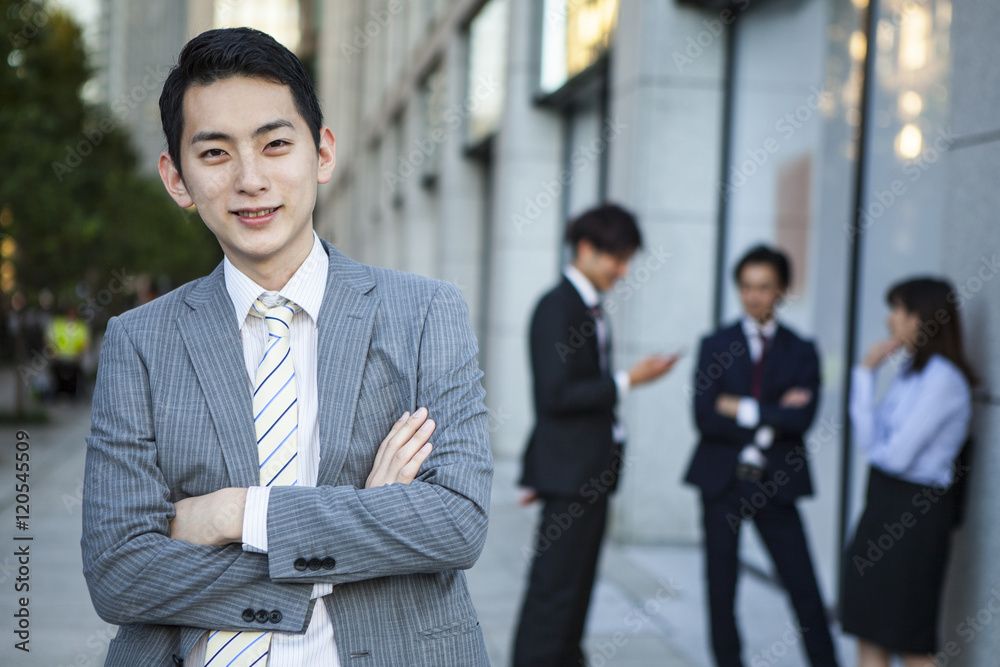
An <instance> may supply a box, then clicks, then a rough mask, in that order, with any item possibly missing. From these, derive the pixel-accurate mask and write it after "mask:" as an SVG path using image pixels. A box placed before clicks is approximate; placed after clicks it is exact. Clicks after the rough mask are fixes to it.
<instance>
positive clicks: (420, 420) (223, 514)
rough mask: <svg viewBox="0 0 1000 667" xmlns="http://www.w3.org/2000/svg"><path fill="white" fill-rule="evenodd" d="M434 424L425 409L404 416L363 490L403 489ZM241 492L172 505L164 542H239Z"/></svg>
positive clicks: (430, 446)
mask: <svg viewBox="0 0 1000 667" xmlns="http://www.w3.org/2000/svg"><path fill="white" fill-rule="evenodd" d="M435 426H436V424H435V423H434V420H432V419H428V413H427V408H420V409H419V410H417V411H416V412H414V413H413V414H412V415H411V414H410V413H409V412H406V413H404V414H403V415H402V416H401V417H400V418H399V419H398V420H397V421H396V423H395V424H393V426H392V430H390V431H389V434H388V435H387V436H385V439H384V440H382V444H380V445H379V448H378V451H377V452H376V454H375V461H374V462H373V463H372V471H371V473H369V475H368V480H367V481H366V483H365V488H366V489H371V488H373V487H376V486H387V485H389V484H409V483H410V482H412V481H413V480H414V479H415V478H416V476H417V472H418V471H419V470H420V466H421V464H423V462H424V460H426V459H427V457H428V456H429V455H430V453H431V450H432V449H433V448H434V446H433V444H432V443H430V442H429V439H430V437H431V434H432V433H434V428H435ZM246 499H247V490H246V489H244V488H240V487H228V488H225V489H219V490H218V491H213V492H212V493H208V494H205V495H203V496H192V497H190V498H184V499H182V500H179V501H177V502H176V503H174V511H175V512H176V514H174V518H173V519H171V520H170V537H172V538H173V539H177V540H184V541H185V542H188V543H190V544H204V545H210V546H225V545H226V544H231V543H235V544H239V543H241V542H242V541H243V519H244V513H245V509H246Z"/></svg>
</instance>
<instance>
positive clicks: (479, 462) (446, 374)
mask: <svg viewBox="0 0 1000 667" xmlns="http://www.w3.org/2000/svg"><path fill="white" fill-rule="evenodd" d="M477 352H478V350H477V344H476V338H475V335H474V334H473V332H472V326H471V324H470V322H469V316H468V310H467V308H466V305H465V301H464V300H463V299H462V296H461V293H460V292H459V291H458V289H457V288H455V287H454V286H453V285H448V284H442V285H441V286H440V287H439V288H438V290H437V292H436V294H435V295H434V297H433V298H432V299H431V301H430V305H429V307H428V310H427V312H426V316H425V319H424V323H423V330H422V332H421V336H420V346H419V352H418V359H417V365H418V368H417V405H420V406H426V407H427V408H428V410H429V411H430V414H431V415H432V416H433V418H434V420H435V422H436V423H437V425H438V427H437V430H436V431H435V433H434V436H433V438H432V439H431V440H432V442H433V444H434V450H433V452H432V453H431V455H430V456H429V457H428V459H427V460H426V461H425V462H424V465H423V467H422V471H423V472H421V474H420V475H419V477H418V478H417V479H416V480H414V481H413V482H412V483H411V484H409V485H402V484H392V485H389V486H382V487H376V488H372V489H358V488H355V487H353V486H346V485H345V486H336V487H333V486H320V487H314V488H308V487H306V488H304V487H298V486H292V487H288V486H285V487H273V488H272V489H271V496H270V501H269V507H268V527H267V530H268V554H267V559H268V567H269V573H270V576H271V578H272V579H274V580H275V581H297V582H308V583H312V582H332V583H347V582H353V581H360V580H364V579H372V578H375V577H385V576H393V575H409V574H415V573H430V572H441V571H445V570H454V569H467V568H470V567H472V565H473V564H474V563H475V562H476V560H477V559H478V558H479V554H480V553H481V551H482V548H483V545H484V543H485V539H486V525H487V515H488V508H489V499H490V486H491V481H492V473H493V463H492V456H491V454H490V442H489V428H488V423H487V420H488V413H487V410H486V407H485V405H484V403H483V397H484V391H483V388H482V385H481V383H480V378H481V376H482V372H481V371H480V370H479V368H478V364H477V362H476V354H477ZM327 558H332V559H333V561H334V564H333V566H332V567H331V568H330V569H325V568H324V569H321V570H310V569H303V567H302V563H303V560H304V561H306V562H308V561H311V560H313V559H319V560H321V561H322V560H325V559H327ZM296 562H298V565H299V567H296ZM328 563H329V561H328Z"/></svg>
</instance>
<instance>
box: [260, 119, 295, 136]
mask: <svg viewBox="0 0 1000 667" xmlns="http://www.w3.org/2000/svg"><path fill="white" fill-rule="evenodd" d="M281 127H287V128H290V129H292V130H294V129H295V126H294V125H292V121H290V120H285V119H284V118H279V119H278V120H273V121H271V122H270V123H267V124H266V125H261V126H260V127H258V128H257V130H256V131H254V133H253V136H254V138H257V137H259V136H260V135H262V134H267V133H268V132H273V131H274V130H277V129H278V128H281Z"/></svg>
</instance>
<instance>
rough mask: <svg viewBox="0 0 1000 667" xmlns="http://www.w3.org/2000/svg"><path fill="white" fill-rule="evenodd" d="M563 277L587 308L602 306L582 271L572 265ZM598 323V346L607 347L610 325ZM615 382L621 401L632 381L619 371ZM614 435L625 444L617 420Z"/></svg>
mask: <svg viewBox="0 0 1000 667" xmlns="http://www.w3.org/2000/svg"><path fill="white" fill-rule="evenodd" d="M563 275H565V276H566V279H567V280H569V281H570V282H571V283H572V284H573V287H575V288H576V291H577V293H579V295H580V298H581V299H583V303H584V305H585V306H587V308H595V307H597V306H600V305H601V296H600V294H599V293H598V291H597V288H596V287H594V284H593V283H592V282H590V279H589V278H587V276H585V275H583V273H582V272H581V271H580V269H578V268H576V267H575V266H573V265H572V264H570V265H569V266H567V267H566V269H565V270H564V271H563ZM596 321H597V341H598V345H607V340H608V323H607V322H605V321H604V318H603V317H601V318H598V319H597V320H596ZM614 380H615V388H616V389H617V390H618V400H619V401H620V400H621V399H623V398H625V396H626V395H628V392H629V390H630V389H631V388H632V380H631V379H630V378H629V376H628V371H618V372H617V373H615V374H614ZM613 434H614V440H615V442H618V443H622V442H625V426H624V425H623V424H622V423H621V422H619V421H618V420H617V419H615V423H614V425H613Z"/></svg>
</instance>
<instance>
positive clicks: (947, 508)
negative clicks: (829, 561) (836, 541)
mask: <svg viewBox="0 0 1000 667" xmlns="http://www.w3.org/2000/svg"><path fill="white" fill-rule="evenodd" d="M952 294H954V290H953V289H952V287H951V285H950V284H948V283H947V282H945V281H941V280H935V279H931V278H918V279H914V280H907V281H905V282H901V283H899V284H897V285H895V286H894V287H892V288H891V289H890V290H889V292H888V294H887V295H886V300H887V301H888V303H889V306H890V308H891V309H892V310H891V312H890V313H889V318H888V325H889V331H890V333H891V336H890V337H889V338H888V339H887V340H885V341H882V342H880V343H876V344H875V345H874V346H872V348H871V350H870V351H869V352H868V354H867V356H866V357H865V360H864V362H863V363H862V364H861V365H860V366H858V367H856V368H855V369H854V372H853V384H852V390H851V405H850V411H851V424H852V426H853V428H854V436H855V442H856V443H857V445H858V447H859V448H861V449H863V450H865V451H866V452H867V455H868V460H869V464H870V468H869V478H868V494H867V501H866V506H865V510H864V513H863V515H862V517H861V520H860V522H859V523H858V528H857V532H856V534H855V537H854V541H853V543H852V544H851V545H850V547H849V548H848V551H847V558H845V560H844V563H845V566H844V567H845V571H844V576H843V582H844V584H843V585H844V590H843V595H842V600H841V621H842V625H843V629H844V632H846V633H848V634H852V635H855V636H857V637H858V664H859V665H860V666H861V667H876V666H878V667H888V665H889V662H890V659H891V657H892V656H893V655H898V656H900V657H901V659H902V660H903V664H904V665H906V667H924V666H933V665H934V662H933V659H932V658H931V657H930V656H929V654H933V653H934V651H935V650H936V644H937V619H938V604H939V601H940V597H941V586H942V582H943V578H944V572H945V566H946V564H947V561H948V549H949V541H950V533H951V528H952V525H953V517H954V512H955V502H956V500H955V498H954V494H952V493H948V492H947V490H948V489H949V488H950V486H951V484H952V482H953V481H955V472H954V471H955V459H956V457H957V456H958V454H959V451H960V450H961V448H962V445H963V443H964V442H965V441H966V438H967V437H968V430H969V417H970V414H971V394H970V387H971V386H972V385H973V384H975V376H974V374H973V372H972V369H971V368H970V366H969V364H968V362H967V361H966V359H965V354H964V352H963V347H962V327H961V324H960V322H959V315H958V309H957V308H956V307H955V303H954V299H953V298H949V297H950V295H952ZM897 350H900V351H901V352H902V354H901V355H899V356H900V357H901V358H902V361H901V364H900V368H899V372H898V373H897V375H896V376H895V378H894V379H893V381H892V384H891V385H890V386H889V389H888V391H887V392H886V395H885V397H884V398H883V399H882V402H881V403H879V404H876V402H875V396H874V394H875V372H876V370H877V369H878V367H879V366H881V365H882V363H883V362H884V361H885V360H886V359H888V358H889V357H890V356H891V355H892V354H893V352H895V351H897ZM894 358H895V357H894Z"/></svg>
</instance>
